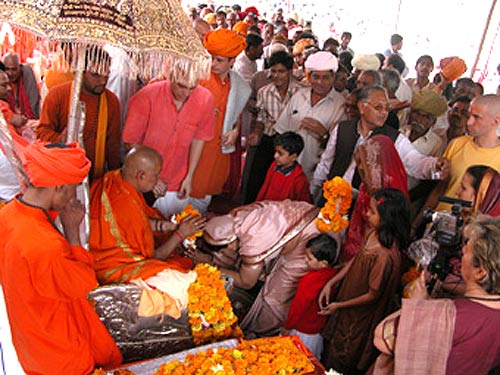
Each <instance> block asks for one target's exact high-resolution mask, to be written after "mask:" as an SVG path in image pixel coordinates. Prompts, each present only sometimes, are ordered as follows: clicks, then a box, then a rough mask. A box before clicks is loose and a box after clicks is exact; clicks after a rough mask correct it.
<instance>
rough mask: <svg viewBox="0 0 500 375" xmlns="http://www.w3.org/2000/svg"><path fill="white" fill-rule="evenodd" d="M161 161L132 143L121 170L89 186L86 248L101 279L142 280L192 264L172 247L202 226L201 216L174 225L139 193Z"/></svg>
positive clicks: (150, 187)
mask: <svg viewBox="0 0 500 375" xmlns="http://www.w3.org/2000/svg"><path fill="white" fill-rule="evenodd" d="M162 165H163V161H162V157H161V155H160V154H159V153H158V152H157V151H155V150H153V149H151V148H149V147H147V146H135V147H134V148H132V150H131V151H130V152H129V153H128V154H127V156H126V158H125V163H124V165H123V168H122V169H121V170H115V171H111V172H107V173H106V174H105V175H104V177H103V178H102V179H100V180H97V181H95V182H94V184H93V185H92V187H91V191H90V252H91V253H92V255H93V256H94V260H95V263H94V269H95V271H96V273H97V278H98V280H99V282H100V283H102V284H109V283H115V282H128V281H131V280H134V279H138V278H141V279H144V280H146V279H147V278H149V277H151V276H153V275H156V274H157V273H159V272H160V271H162V270H165V269H173V270H177V271H181V272H187V271H189V270H191V269H192V268H193V263H192V261H191V259H189V258H187V257H183V256H181V255H179V254H177V253H176V247H177V246H178V245H179V243H180V242H182V241H183V239H184V238H185V237H187V236H190V235H192V234H194V233H196V232H198V231H199V230H200V229H202V228H203V226H204V223H205V220H204V219H203V218H201V217H192V218H189V219H187V220H184V221H183V222H182V223H180V224H179V225H178V226H177V225H176V224H174V223H172V222H170V221H167V220H165V218H164V217H163V216H162V215H161V213H160V211H158V210H157V209H155V208H152V207H149V206H148V205H147V203H146V201H145V200H144V198H143V196H142V193H145V192H149V191H152V190H153V188H154V186H155V185H156V183H157V182H158V178H159V176H160V172H161V168H162Z"/></svg>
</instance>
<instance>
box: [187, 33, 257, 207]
mask: <svg viewBox="0 0 500 375" xmlns="http://www.w3.org/2000/svg"><path fill="white" fill-rule="evenodd" d="M203 45H204V46H205V48H206V49H207V51H208V52H209V53H210V54H211V55H212V68H211V75H210V79H209V80H204V81H200V85H202V86H203V87H206V88H207V89H208V90H210V92H211V93H212V94H213V96H214V99H215V128H214V129H215V130H214V138H213V139H212V140H211V141H206V142H205V145H204V147H203V152H202V154H201V157H200V161H199V162H198V166H197V167H196V171H195V173H194V176H193V184H192V186H193V189H192V192H191V197H192V198H195V199H198V200H200V201H202V202H199V203H196V202H193V205H194V206H195V208H197V209H198V210H200V211H201V212H204V211H206V208H207V207H208V204H209V203H210V199H211V196H212V195H216V194H220V193H222V189H223V186H224V183H225V182H226V180H227V178H228V176H229V171H230V161H231V156H230V155H231V153H232V152H234V145H235V143H236V140H237V138H238V137H239V115H240V113H241V111H242V110H243V109H244V107H245V105H246V102H247V100H248V97H249V96H250V87H249V86H248V84H246V82H244V81H243V79H242V78H241V77H240V76H239V75H238V74H237V73H236V72H234V71H231V68H232V66H233V65H234V62H235V58H236V56H238V54H239V53H240V52H242V51H243V50H244V49H245V47H246V41H245V38H243V37H242V36H240V35H239V34H237V33H236V32H235V31H233V30H228V29H218V30H213V31H209V32H208V33H206V34H205V36H204V38H203ZM231 90H234V92H235V93H237V94H235V95H234V97H233V96H232V95H231V94H230V92H231ZM229 107H231V108H230V110H229V111H228V108H229Z"/></svg>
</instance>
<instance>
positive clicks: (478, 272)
mask: <svg viewBox="0 0 500 375" xmlns="http://www.w3.org/2000/svg"><path fill="white" fill-rule="evenodd" d="M486 276H488V272H486V270H485V269H484V267H482V266H479V267H474V273H473V277H474V281H476V282H479V281H481V280H483V279H484V278H485V277H486Z"/></svg>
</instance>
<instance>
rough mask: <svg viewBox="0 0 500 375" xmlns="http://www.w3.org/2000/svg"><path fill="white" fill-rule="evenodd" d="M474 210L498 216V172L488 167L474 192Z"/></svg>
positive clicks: (499, 206) (499, 210)
mask: <svg viewBox="0 0 500 375" xmlns="http://www.w3.org/2000/svg"><path fill="white" fill-rule="evenodd" d="M474 212H476V213H479V212H480V213H482V214H486V215H490V216H493V217H498V216H500V174H499V173H498V172H497V171H495V170H494V169H493V168H490V169H489V170H488V171H486V173H485V174H484V176H483V178H482V179H481V184H480V185H479V189H478V191H477V193H476V200H475V203H474Z"/></svg>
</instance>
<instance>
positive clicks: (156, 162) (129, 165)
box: [122, 145, 163, 193]
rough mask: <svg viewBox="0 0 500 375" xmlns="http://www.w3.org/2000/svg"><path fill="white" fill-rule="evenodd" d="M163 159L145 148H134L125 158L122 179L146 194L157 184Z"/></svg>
mask: <svg viewBox="0 0 500 375" xmlns="http://www.w3.org/2000/svg"><path fill="white" fill-rule="evenodd" d="M162 165H163V158H162V157H161V155H160V154H159V153H158V151H156V150H153V149H152V148H150V147H147V146H140V145H137V146H134V147H133V148H132V149H131V150H130V151H129V152H128V154H127V156H126V157H125V162H124V164H123V168H122V177H123V179H124V180H125V181H127V182H128V183H130V184H131V185H132V186H134V188H135V189H136V190H137V191H139V192H141V193H146V192H148V191H151V190H153V188H154V187H155V185H156V183H157V182H158V179H159V176H160V172H161V169H162Z"/></svg>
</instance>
